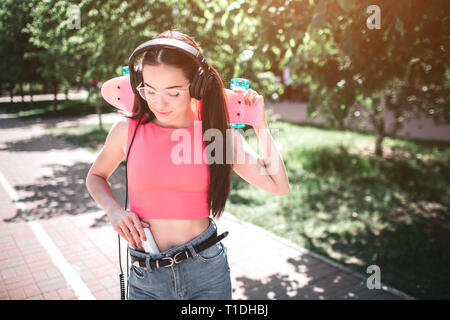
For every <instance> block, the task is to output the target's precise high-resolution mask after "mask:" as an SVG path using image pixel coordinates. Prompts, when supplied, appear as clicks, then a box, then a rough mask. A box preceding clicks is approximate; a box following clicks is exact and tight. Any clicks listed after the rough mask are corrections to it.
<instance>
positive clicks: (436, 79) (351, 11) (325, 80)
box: [297, 0, 450, 156]
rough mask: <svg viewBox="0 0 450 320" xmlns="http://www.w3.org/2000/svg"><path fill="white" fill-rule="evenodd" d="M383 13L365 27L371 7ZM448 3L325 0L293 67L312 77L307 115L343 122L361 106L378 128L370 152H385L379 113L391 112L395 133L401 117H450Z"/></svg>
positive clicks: (435, 0)
mask: <svg viewBox="0 0 450 320" xmlns="http://www.w3.org/2000/svg"><path fill="white" fill-rule="evenodd" d="M374 4H375V5H377V6H378V7H379V9H380V13H381V19H380V21H381V26H380V29H369V28H368V25H369V24H370V23H371V21H367V19H368V18H370V17H371V13H370V12H369V13H368V11H367V8H368V7H369V6H370V5H374ZM449 6H450V3H449V2H448V1H445V0H431V1H426V2H425V1H409V0H399V1H389V0H379V1H372V0H371V1H368V0H361V1H351V0H340V1H336V2H330V1H327V0H322V1H320V2H318V3H317V7H321V8H322V10H321V11H320V13H319V12H318V15H319V16H320V17H321V18H317V17H316V21H317V20H318V21H320V23H319V24H318V25H316V26H314V25H313V24H311V26H310V30H309V31H308V37H307V38H306V39H304V46H303V49H304V51H303V54H302V57H301V58H302V61H306V63H305V64H300V63H299V64H298V65H297V67H298V69H297V70H298V72H308V73H309V74H311V76H312V80H313V85H312V87H313V92H314V95H313V98H312V100H311V102H310V114H312V113H314V112H320V113H323V114H325V115H326V116H327V118H328V119H332V121H335V122H337V123H338V126H339V127H341V128H342V127H344V126H345V122H344V120H345V119H346V118H347V117H348V116H349V115H352V114H353V112H354V111H355V110H356V108H357V107H358V106H359V105H362V106H364V107H365V108H366V109H367V110H368V114H367V116H368V117H369V118H370V119H371V122H372V124H373V126H374V128H375V134H376V145H375V154H376V155H378V156H381V155H382V147H381V145H382V141H383V138H384V137H385V135H386V128H385V123H384V121H383V119H384V116H383V114H384V110H386V109H387V108H389V109H393V110H395V114H396V116H397V119H396V126H395V127H394V128H392V131H393V133H395V131H397V130H398V129H399V128H400V127H401V121H402V119H404V117H405V115H406V114H409V116H411V117H412V116H417V115H419V114H424V113H425V114H427V115H429V116H432V117H433V118H435V119H441V120H443V121H447V122H448V121H449V118H450V115H449V110H448V105H449V94H448V86H449V61H450V60H449V58H448V50H449V44H450V43H449V36H448V35H449V32H448V31H449V30H448V26H449V18H448V14H449V12H450V7H449Z"/></svg>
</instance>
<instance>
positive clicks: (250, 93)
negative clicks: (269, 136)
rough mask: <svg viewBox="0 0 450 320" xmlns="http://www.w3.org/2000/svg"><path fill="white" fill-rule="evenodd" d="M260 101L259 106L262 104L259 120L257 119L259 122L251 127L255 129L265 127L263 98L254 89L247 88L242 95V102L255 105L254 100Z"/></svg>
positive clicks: (251, 105)
mask: <svg viewBox="0 0 450 320" xmlns="http://www.w3.org/2000/svg"><path fill="white" fill-rule="evenodd" d="M257 101H260V102H261V106H262V117H261V120H260V121H259V123H258V124H257V125H254V126H253V128H255V129H261V128H267V127H268V125H267V121H266V116H265V112H264V110H265V109H264V98H263V97H262V96H261V95H260V94H258V92H256V91H255V90H252V89H248V90H247V91H246V93H245V95H244V103H246V104H248V105H250V108H251V107H256V104H255V102H257Z"/></svg>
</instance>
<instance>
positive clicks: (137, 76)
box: [130, 66, 143, 94]
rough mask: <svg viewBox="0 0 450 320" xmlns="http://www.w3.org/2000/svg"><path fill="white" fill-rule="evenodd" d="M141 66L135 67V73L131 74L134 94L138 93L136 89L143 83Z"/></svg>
mask: <svg viewBox="0 0 450 320" xmlns="http://www.w3.org/2000/svg"><path fill="white" fill-rule="evenodd" d="M142 80H143V79H142V70H141V66H134V71H133V72H130V84H131V88H132V89H133V92H134V93H136V94H137V93H138V92H137V89H136V87H137V86H138V85H139V84H140V83H141V82H142Z"/></svg>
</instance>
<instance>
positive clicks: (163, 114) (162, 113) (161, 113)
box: [156, 111, 172, 116]
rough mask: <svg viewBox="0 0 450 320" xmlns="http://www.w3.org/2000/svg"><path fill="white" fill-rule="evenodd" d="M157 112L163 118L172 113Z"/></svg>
mask: <svg viewBox="0 0 450 320" xmlns="http://www.w3.org/2000/svg"><path fill="white" fill-rule="evenodd" d="M156 112H158V114H159V115H161V116H167V115H168V114H169V113H171V112H172V111H169V112H159V111H156Z"/></svg>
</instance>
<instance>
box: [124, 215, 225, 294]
mask: <svg viewBox="0 0 450 320" xmlns="http://www.w3.org/2000/svg"><path fill="white" fill-rule="evenodd" d="M216 230H217V226H216V224H215V223H214V221H213V220H212V219H211V218H210V224H209V227H208V228H207V229H206V230H205V231H204V232H203V233H201V234H200V235H199V236H197V237H196V238H194V239H193V240H191V241H189V242H187V243H185V244H183V245H181V246H178V247H174V248H171V249H169V250H166V251H164V252H161V253H158V254H149V253H142V252H139V251H136V250H134V249H133V248H131V247H128V250H129V251H130V254H131V255H133V256H135V257H138V258H140V259H144V260H146V261H147V262H146V264H147V268H142V267H137V266H134V265H131V267H130V274H129V277H128V285H129V289H128V299H129V300H179V299H187V300H207V299H213V300H231V278H230V267H229V265H228V258H227V249H226V247H225V246H224V245H223V243H222V242H221V241H220V242H218V243H216V244H215V245H213V246H211V247H209V248H207V249H205V250H203V251H201V252H198V253H197V252H195V249H194V248H193V247H194V246H196V245H197V244H199V243H201V242H203V241H204V240H206V239H207V238H209V237H210V236H212V235H213V234H214V232H215V231H216ZM186 249H188V250H189V251H190V252H191V254H192V257H191V258H188V259H186V260H184V261H182V262H181V263H179V264H173V265H172V266H170V267H160V268H151V267H150V265H149V259H150V260H158V259H161V258H163V257H168V256H173V255H174V254H176V253H178V252H182V251H185V250H186Z"/></svg>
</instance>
